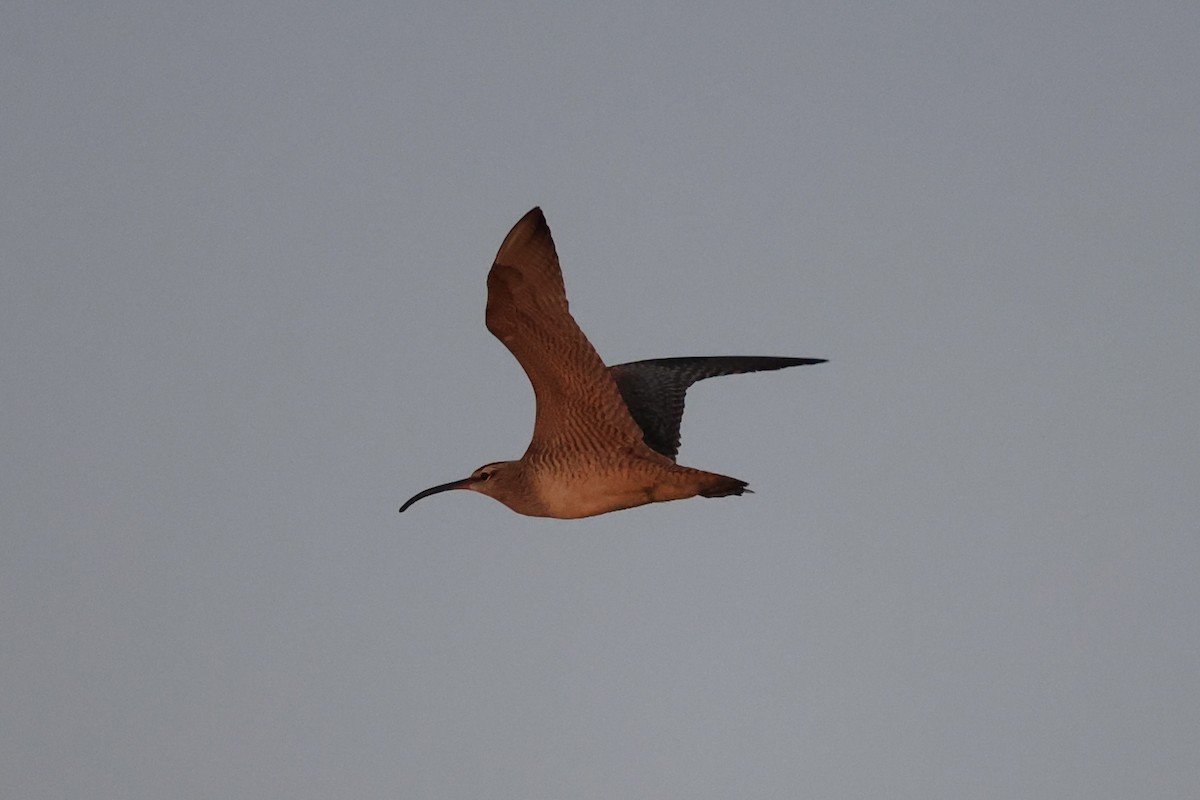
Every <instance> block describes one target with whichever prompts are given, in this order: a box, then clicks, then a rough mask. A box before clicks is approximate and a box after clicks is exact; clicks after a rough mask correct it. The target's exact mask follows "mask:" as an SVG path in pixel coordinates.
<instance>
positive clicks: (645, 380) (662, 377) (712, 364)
mask: <svg viewBox="0 0 1200 800" xmlns="http://www.w3.org/2000/svg"><path fill="white" fill-rule="evenodd" d="M824 362H825V359H823V358H785V357H776V356H694V357H684V358H652V359H649V360H646V361H631V362H630V363H628V364H616V365H615V366H612V367H609V368H608V370H609V372H610V373H612V376H613V378H614V379H615V380H616V382H617V388H618V389H620V390H621V397H623V398H624V399H625V405H626V406H628V408H629V413H630V415H631V416H632V417H633V419H634V421H635V422H637V424H638V426H639V427H640V428H641V429H642V434H643V436H642V438H643V440H644V441H645V442H646V444H647V445H648V446H649V447H650V448H651V449H653V450H657V451H658V452H660V453H662V454H663V455H664V456H667V457H668V458H671V459H672V460H673V459H674V458H675V456H676V455H678V454H679V424H680V422H681V421H682V420H683V400H684V395H685V394H687V390H688V387H689V386H691V385H692V384H693V383H695V382H696V381H701V380H704V379H705V378H715V377H717V376H718V375H737V374H740V373H743V372H761V371H763V370H772V369H783V368H784V367H797V366H801V365H803V364H822V363H824Z"/></svg>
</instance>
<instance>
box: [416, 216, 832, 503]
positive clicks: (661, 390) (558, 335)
mask: <svg viewBox="0 0 1200 800" xmlns="http://www.w3.org/2000/svg"><path fill="white" fill-rule="evenodd" d="M487 286H488V299H487V312H486V314H485V318H486V322H487V329H488V330H489V331H491V332H492V333H493V334H494V335H495V336H496V338H497V339H499V340H500V341H501V342H503V343H504V346H505V347H507V348H508V349H509V351H510V352H512V354H513V355H514V356H515V357H516V359H517V362H518V363H520V365H521V366H522V367H523V368H524V370H525V374H526V375H527V376H528V377H529V382H530V383H531V384H533V393H534V398H535V400H536V402H537V412H536V416H535V419H534V424H533V438H532V440H531V441H530V442H529V447H528V449H526V451H525V454H524V455H523V456H521V458H520V459H518V460H516V461H497V462H494V463H491V464H485V465H483V466H482V467H480V468H479V469H477V470H475V471H474V472H472V473H471V474H470V476H468V477H466V478H463V479H461V480H457V481H451V482H450V483H443V484H440V485H438V486H433V487H431V488H429V489H426V490H425V491H423V492H418V493H417V494H415V495H413V497H411V498H409V500H408V502H406V503H405V504H404V505H403V506H401V507H400V511H401V512H403V511H404V510H406V509H407V508H408V507H409V506H411V505H412V504H413V503H415V502H417V501H418V500H420V499H422V498H425V497H429V496H430V495H432V494H437V493H439V492H445V491H449V490H451V489H468V490H470V491H473V492H479V493H480V494H485V495H487V496H488V497H493V498H495V499H496V500H499V501H500V502H501V503H504V505H506V506H508V507H509V508H510V509H512V510H513V511H515V512H517V513H518V514H526V515H528V516H532V517H555V518H559V519H574V518H578V517H590V516H594V515H596V514H606V513H608V512H609V511H618V510H620V509H623V508H633V507H635V506H641V505H645V504H647V503H661V502H664V501H667V500H682V499H684V498H688V497H695V496H697V495H699V496H701V497H727V496H729V495H740V494H742V493H743V492H749V491H750V490H749V489H748V488H747V485H746V482H745V481H741V480H738V479H737V478H730V477H728V476H726V475H718V474H717V473H715V472H705V471H704V470H699V469H692V468H691V467H684V466H681V465H679V464H677V463H676V462H675V457H676V455H677V454H678V452H679V425H680V422H681V420H682V419H683V400H684V394H685V393H686V392H687V389H688V387H689V386H691V385H692V384H693V383H695V382H696V381H699V380H703V379H705V378H712V377H716V376H718V375H734V374H738V373H744V372H759V371H763V370H775V369H782V368H784V367H795V366H800V365H802V364H820V363H823V362H824V361H825V359H823V358H783V357H773V356H699V357H690V358H655V359H650V360H647V361H634V362H631V363H628V364H617V365H615V366H612V367H606V366H605V365H604V362H603V361H602V360H601V359H600V356H599V355H598V354H597V353H596V350H595V348H593V347H592V344H591V342H589V341H588V340H587V337H586V336H584V335H583V331H581V330H580V329H579V326H578V325H577V324H576V323H575V320H574V318H573V317H572V316H571V313H570V311H568V309H567V295H566V290H565V288H564V286H563V278H562V271H561V269H559V265H558V253H557V252H556V251H555V249H554V240H553V239H552V238H551V236H550V228H549V226H547V225H546V218H545V217H544V216H543V215H542V210H541V209H540V208H534V209H533V210H532V211H530V212H529V213H528V214H526V215H525V216H524V217H522V218H521V220H520V221H519V222H518V223H517V224H516V225H514V226H513V228H512V230H511V231H509V233H508V236H506V237H504V242H503V243H502V244H501V245H500V250H499V252H497V253H496V260H495V263H493V264H492V269H491V271H490V272H489V273H488V279H487Z"/></svg>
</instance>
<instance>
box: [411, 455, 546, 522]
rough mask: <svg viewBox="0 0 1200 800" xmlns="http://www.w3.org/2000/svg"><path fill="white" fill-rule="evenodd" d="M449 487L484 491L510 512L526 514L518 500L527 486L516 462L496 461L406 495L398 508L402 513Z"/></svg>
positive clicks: (521, 470) (520, 499) (526, 496)
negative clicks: (457, 477) (456, 477)
mask: <svg viewBox="0 0 1200 800" xmlns="http://www.w3.org/2000/svg"><path fill="white" fill-rule="evenodd" d="M451 489H469V490H470V491H472V492H479V493H480V494H486V495H487V496H488V497H492V498H495V499H496V500H499V501H500V502H501V503H504V505H506V506H508V507H509V508H511V509H512V510H513V511H517V512H518V513H529V512H527V511H524V510H523V507H524V503H523V502H522V501H523V500H525V499H526V498H528V496H529V487H528V482H527V481H526V479H525V471H524V469H523V465H522V464H521V462H520V461H496V462H494V463H491V464H484V465H483V466H482V467H480V468H479V469H477V470H475V471H474V472H472V473H471V474H470V475H469V476H468V477H466V478H463V479H462V480H457V481H450V483H443V484H439V485H438V486H431V487H430V488H428V489H426V490H425V491H423V492H417V493H416V494H415V495H413V496H412V497H410V498H409V499H408V501H407V502H405V503H404V505H402V506H400V511H401V512H404V511H405V510H406V509H407V508H408V507H409V506H411V505H412V504H413V503H415V502H417V501H418V500H420V499H422V498H425V497H429V495H431V494H438V493H439V492H448V491H450V490H451Z"/></svg>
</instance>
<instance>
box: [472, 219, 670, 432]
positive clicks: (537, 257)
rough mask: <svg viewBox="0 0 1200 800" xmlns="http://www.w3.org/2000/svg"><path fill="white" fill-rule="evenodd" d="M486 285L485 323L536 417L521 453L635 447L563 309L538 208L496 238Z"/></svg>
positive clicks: (626, 420) (619, 405)
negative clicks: (525, 384) (528, 394)
mask: <svg viewBox="0 0 1200 800" xmlns="http://www.w3.org/2000/svg"><path fill="white" fill-rule="evenodd" d="M487 285H488V302H487V314H486V319H487V327H488V330H489V331H491V332H492V333H493V334H495V336H496V338H497V339H499V340H500V341H501V342H503V343H504V346H505V347H507V348H508V349H509V350H510V351H511V352H512V354H513V355H514V356H516V359H517V361H518V362H520V364H521V366H522V367H523V368H524V369H525V374H526V375H528V376H529V382H530V383H531V384H533V393H534V397H535V398H536V400H537V416H536V419H535V421H534V425H533V439H532V440H531V441H530V443H529V452H530V453H535V452H548V451H554V450H571V451H579V450H585V449H586V450H592V451H596V450H611V449H623V448H628V447H634V448H637V449H642V448H643V445H642V432H641V430H640V429H639V428H638V426H637V423H635V422H634V421H633V418H632V417H631V416H630V415H629V411H628V410H627V409H626V407H625V402H624V401H623V400H622V399H621V393H620V391H619V390H618V389H617V384H616V382H615V381H614V380H613V377H612V376H611V375H610V374H609V371H608V369H607V368H606V367H605V366H604V362H603V361H601V360H600V356H599V355H597V353H596V350H595V348H593V347H592V344H591V342H589V341H588V340H587V337H586V336H584V335H583V331H581V330H580V329H579V326H578V325H577V324H576V323H575V320H574V319H573V318H572V317H571V313H570V311H568V309H567V295H566V290H565V289H564V287H563V279H562V270H560V269H559V266H558V254H557V252H556V251H555V249H554V240H553V238H551V236H550V228H549V226H547V225H546V218H545V217H544V216H543V215H542V211H541V209H540V208H535V209H533V210H532V211H530V212H529V213H528V214H526V215H525V216H524V217H522V218H521V220H520V222H518V223H517V224H516V225H514V226H513V229H512V230H511V231H509V234H508V236H506V237H505V238H504V243H503V244H501V245H500V250H499V252H497V253H496V261H495V263H494V264H493V265H492V269H491V272H489V273H488V280H487ZM647 455H649V453H648V452H647Z"/></svg>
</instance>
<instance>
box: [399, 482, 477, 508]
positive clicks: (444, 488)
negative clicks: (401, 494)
mask: <svg viewBox="0 0 1200 800" xmlns="http://www.w3.org/2000/svg"><path fill="white" fill-rule="evenodd" d="M470 482H471V479H470V478H463V479H461V480H457V481H450V482H449V483H443V484H440V485H438V486H431V487H430V488H428V489H426V490H425V491H423V492H417V493H416V494H415V495H413V496H412V497H410V498H408V501H407V502H405V504H404V505H402V506H400V513H401V514H403V513H404V509H406V508H408V507H409V506H411V505H412V504H413V503H415V502H417V501H418V500H420V499H422V498H424V497H429V495H431V494H437V493H438V492H448V491H450V490H451V489H465V488H466V486H467V484H469V483H470Z"/></svg>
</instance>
